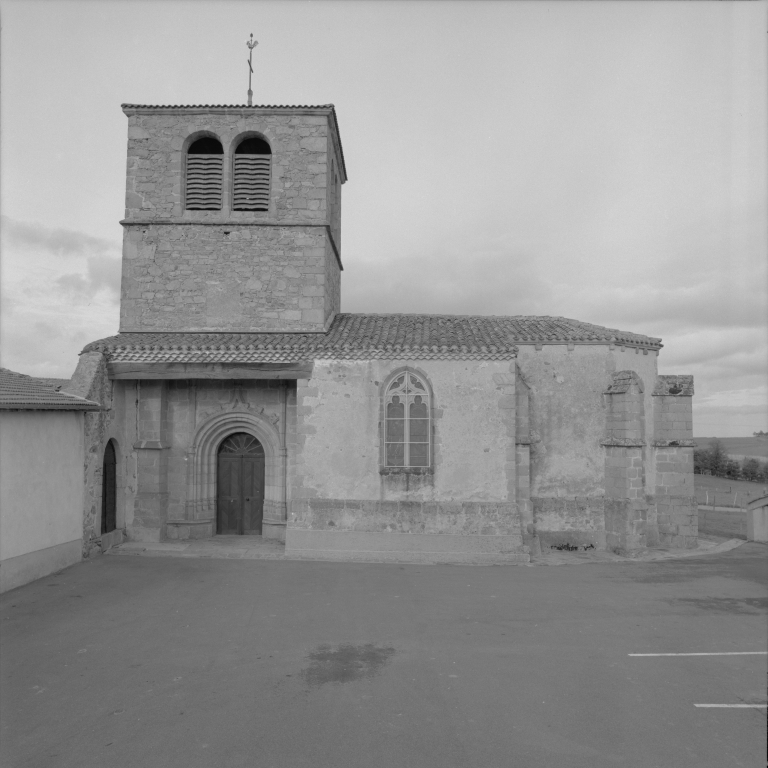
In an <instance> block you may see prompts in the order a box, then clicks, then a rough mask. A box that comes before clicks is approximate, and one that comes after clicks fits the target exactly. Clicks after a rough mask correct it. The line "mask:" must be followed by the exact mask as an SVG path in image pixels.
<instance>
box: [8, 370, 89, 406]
mask: <svg viewBox="0 0 768 768" xmlns="http://www.w3.org/2000/svg"><path fill="white" fill-rule="evenodd" d="M51 381H52V380H51V379H36V378H34V377H33V376H25V375H24V374H23V373H15V372H14V371H9V370H8V369H7V368H0V409H2V410H23V411H38V410H42V411H98V410H100V408H101V406H100V405H99V404H98V403H94V402H92V401H91V400H85V399H84V398H82V397H77V395H70V394H67V393H66V392H58V391H57V390H56V389H55V388H54V387H55V386H56V385H53V384H51V383H49V382H51ZM54 381H61V380H60V379H55V380H54ZM67 383H69V382H68V380H67Z"/></svg>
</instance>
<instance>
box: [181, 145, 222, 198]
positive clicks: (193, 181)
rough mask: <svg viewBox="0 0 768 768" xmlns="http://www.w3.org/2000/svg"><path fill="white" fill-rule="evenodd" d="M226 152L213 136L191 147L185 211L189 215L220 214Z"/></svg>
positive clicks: (188, 153)
mask: <svg viewBox="0 0 768 768" xmlns="http://www.w3.org/2000/svg"><path fill="white" fill-rule="evenodd" d="M223 170H224V150H223V148H222V146H221V142H220V141H219V140H218V139H214V138H212V137H210V136H204V137H203V138H201V139H198V140H197V141H195V142H193V143H192V144H190V146H189V149H188V150H187V183H186V192H185V207H186V208H187V210H190V211H220V210H221V185H222V172H223Z"/></svg>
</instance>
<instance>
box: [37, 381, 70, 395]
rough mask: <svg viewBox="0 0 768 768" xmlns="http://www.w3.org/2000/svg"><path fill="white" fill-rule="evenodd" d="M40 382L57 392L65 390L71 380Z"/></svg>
mask: <svg viewBox="0 0 768 768" xmlns="http://www.w3.org/2000/svg"><path fill="white" fill-rule="evenodd" d="M38 381H42V382H43V383H44V384H46V385H47V386H49V387H51V388H52V389H55V390H56V391H57V392H58V391H59V390H60V389H62V388H65V387H66V386H67V384H69V381H70V380H69V379H40V378H38Z"/></svg>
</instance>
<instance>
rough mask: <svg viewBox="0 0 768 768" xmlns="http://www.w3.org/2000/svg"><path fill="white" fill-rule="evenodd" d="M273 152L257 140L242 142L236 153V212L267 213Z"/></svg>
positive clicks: (233, 188)
mask: <svg viewBox="0 0 768 768" xmlns="http://www.w3.org/2000/svg"><path fill="white" fill-rule="evenodd" d="M271 177H272V149H271V147H270V146H269V144H268V143H267V142H266V141H264V139H260V138H256V137H253V138H249V139H244V140H243V141H241V142H240V143H239V144H238V145H237V149H236V150H235V160H234V172H233V174H232V208H233V210H235V211H267V210H269V188H270V183H271Z"/></svg>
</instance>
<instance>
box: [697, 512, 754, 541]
mask: <svg viewBox="0 0 768 768" xmlns="http://www.w3.org/2000/svg"><path fill="white" fill-rule="evenodd" d="M699 533H704V534H706V533H708V534H710V535H711V536H728V537H729V538H732V539H746V538H747V511H746V510H745V509H740V508H738V507H703V506H701V505H699Z"/></svg>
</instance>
